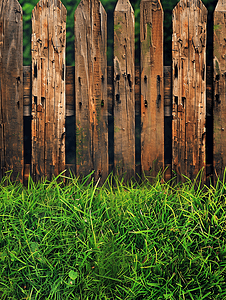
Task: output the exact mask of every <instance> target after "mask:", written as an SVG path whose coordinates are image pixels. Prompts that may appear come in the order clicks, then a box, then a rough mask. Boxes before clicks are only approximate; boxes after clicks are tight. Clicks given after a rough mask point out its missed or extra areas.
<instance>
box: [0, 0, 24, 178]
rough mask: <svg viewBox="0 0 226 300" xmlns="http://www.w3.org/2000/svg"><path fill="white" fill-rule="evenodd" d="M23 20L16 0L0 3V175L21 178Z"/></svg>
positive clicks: (3, 0)
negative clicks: (9, 172)
mask: <svg viewBox="0 0 226 300" xmlns="http://www.w3.org/2000/svg"><path fill="white" fill-rule="evenodd" d="M23 164H24V160H23V19H22V8H21V6H20V4H19V3H18V1H17V0H11V1H9V0H2V1H1V5H0V167H1V170H0V178H1V177H2V176H4V174H5V172H6V171H9V170H13V174H12V177H11V178H12V180H15V179H16V178H17V175H18V173H19V175H18V179H20V180H21V181H22V178H23V167H24V166H23Z"/></svg>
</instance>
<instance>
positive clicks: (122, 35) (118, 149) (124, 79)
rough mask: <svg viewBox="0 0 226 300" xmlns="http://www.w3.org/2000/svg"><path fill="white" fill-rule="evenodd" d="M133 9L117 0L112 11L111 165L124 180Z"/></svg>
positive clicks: (130, 163) (131, 123)
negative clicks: (112, 107) (112, 162)
mask: <svg viewBox="0 0 226 300" xmlns="http://www.w3.org/2000/svg"><path fill="white" fill-rule="evenodd" d="M134 47H135V45H134V12H133V8H132V6H131V4H130V2H129V1H128V0H118V2H117V4H116V8H115V12H114V92H115V95H114V168H115V173H116V174H117V175H120V176H121V175H122V174H124V175H125V180H127V179H128V178H131V177H132V176H134V175H135V89H134V85H135V68H134V51H135V49H134Z"/></svg>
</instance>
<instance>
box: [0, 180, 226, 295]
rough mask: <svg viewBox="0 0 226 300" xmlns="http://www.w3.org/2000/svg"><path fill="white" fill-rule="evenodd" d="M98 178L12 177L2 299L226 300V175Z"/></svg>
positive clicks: (1, 202) (0, 239) (4, 202)
mask: <svg viewBox="0 0 226 300" xmlns="http://www.w3.org/2000/svg"><path fill="white" fill-rule="evenodd" d="M90 176H91V175H90ZM90 176H88V177H86V178H84V179H83V180H79V179H78V178H69V177H66V176H64V175H63V174H61V175H60V176H59V177H57V178H55V179H53V180H52V181H51V182H48V181H45V180H43V181H42V182H39V183H34V182H33V181H32V179H31V178H29V180H28V186H27V188H25V187H24V186H23V185H22V184H20V183H12V182H11V181H10V175H9V176H8V177H7V178H4V179H3V180H2V182H1V184H0V299H3V300H6V299H7V300H9V299H12V300H13V299H15V300H18V299H30V300H36V299H63V300H66V299H68V300H69V299H76V300H78V299H81V300H88V299H90V300H95V299H97V300H101V299H122V300H127V299H131V300H135V299H137V300H139V299H171V300H173V299H175V300H178V299H186V300H187V299H192V300H193V299H198V300H202V299H208V300H209V299H219V300H222V299H226V280H225V278H226V243H225V237H226V235H225V232H226V223H225V220H226V196H225V195H226V193H225V191H226V185H225V180H223V181H222V182H221V181H218V183H217V185H216V187H214V186H212V185H211V186H210V187H206V186H202V185H201V184H199V181H198V179H197V180H196V181H194V182H191V181H189V180H188V179H187V181H186V183H183V184H172V183H165V182H164V181H163V180H162V176H161V175H159V176H158V177H157V178H156V180H155V181H154V183H149V181H148V180H146V181H145V183H142V184H138V182H135V181H133V182H129V183H127V184H123V182H122V181H120V180H118V179H117V178H114V177H113V175H112V174H111V175H109V177H108V179H107V181H106V182H105V184H104V185H103V186H102V187H100V186H99V185H98V182H97V183H94V182H93V181H92V180H90ZM65 180H66V181H67V184H65ZM113 182H114V185H113ZM6 183H7V184H6Z"/></svg>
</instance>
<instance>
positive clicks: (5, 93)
mask: <svg viewBox="0 0 226 300" xmlns="http://www.w3.org/2000/svg"><path fill="white" fill-rule="evenodd" d="M224 11H225V4H224V2H222V0H219V3H218V5H217V7H216V10H215V14H214V60H213V68H212V67H211V66H207V63H206V25H207V9H206V8H205V6H204V5H203V3H202V2H201V0H180V1H179V3H178V4H177V6H176V7H175V8H174V10H173V35H172V67H171V66H164V63H163V51H164V46H163V9H162V6H161V3H160V0H141V3H140V16H141V17H140V49H141V56H140V66H135V42H134V12H133V8H132V6H131V4H130V3H129V1H128V0H126V1H125V0H118V2H117V4H116V8H115V12H114V62H113V67H109V66H107V56H106V51H107V14H106V12H105V10H104V7H103V6H102V4H101V2H100V1H99V0H81V2H80V4H79V5H78V7H77V9H76V11H75V23H74V29H75V67H72V66H66V65H65V48H66V14H67V11H66V8H65V7H64V6H63V4H62V3H61V2H60V0H40V1H39V3H38V4H37V5H36V7H35V8H34V10H33V12H32V37H31V46H32V47H31V51H32V65H31V66H26V67H25V66H24V67H23V63H22V62H23V51H22V45H23V37H22V35H23V29H22V9H21V7H20V5H19V3H18V1H17V0H13V1H9V0H1V5H0V104H1V105H0V167H1V177H2V176H4V174H5V172H6V171H8V170H13V174H12V176H13V179H16V178H19V180H21V181H23V180H25V181H26V179H27V178H28V175H29V173H30V174H31V175H32V177H33V178H34V180H35V181H37V180H39V179H40V178H42V177H47V178H48V179H50V178H51V177H52V176H53V175H55V176H56V175H58V174H59V173H60V172H61V171H63V170H65V169H68V170H69V169H71V170H72V171H73V172H74V173H75V174H76V175H78V176H86V175H87V174H89V173H90V172H91V171H93V170H94V175H93V176H94V180H95V181H97V180H99V181H100V182H101V183H103V182H104V180H105V179H106V178H107V176H108V174H109V173H110V172H111V171H114V173H115V174H117V175H118V176H124V178H125V180H127V179H130V178H131V177H133V176H136V174H139V175H143V174H144V175H150V174H151V176H152V177H154V176H156V175H157V174H158V172H159V171H161V170H164V169H166V172H165V178H166V179H167V180H168V179H170V178H171V177H172V171H174V172H175V174H176V176H177V181H180V180H183V175H185V176H187V177H189V178H191V179H194V178H195V177H196V175H197V174H198V172H199V170H200V169H202V168H203V169H204V180H207V179H208V178H209V177H211V176H212V175H214V179H215V180H216V179H217V178H218V177H220V178H222V176H223V174H224V168H225V164H226V147H225V146H224V143H225V131H226V130H225V128H226V125H225V118H224V116H225V114H226V111H225V110H226V108H225V99H224V97H225V86H224V85H225V57H224V56H225V47H224V44H225V41H224V24H225V18H226V16H225V14H224ZM15 45H16V47H15ZM206 141H208V143H210V142H211V143H212V145H209V144H208V143H207V142H206ZM18 174H19V175H18Z"/></svg>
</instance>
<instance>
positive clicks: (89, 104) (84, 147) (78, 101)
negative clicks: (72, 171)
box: [75, 0, 108, 182]
mask: <svg viewBox="0 0 226 300" xmlns="http://www.w3.org/2000/svg"><path fill="white" fill-rule="evenodd" d="M106 51H107V14H106V12H105V10H104V8H103V6H102V4H101V2H100V1H99V0H82V1H81V2H80V3H79V5H78V7H77V9H76V11H75V113H76V165H77V168H76V172H77V175H81V176H86V175H88V174H89V173H90V172H91V171H92V170H94V180H95V181H97V180H98V179H99V178H100V182H103V181H104V180H105V179H106V178H107V176H108V104H107V54H106Z"/></svg>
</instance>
